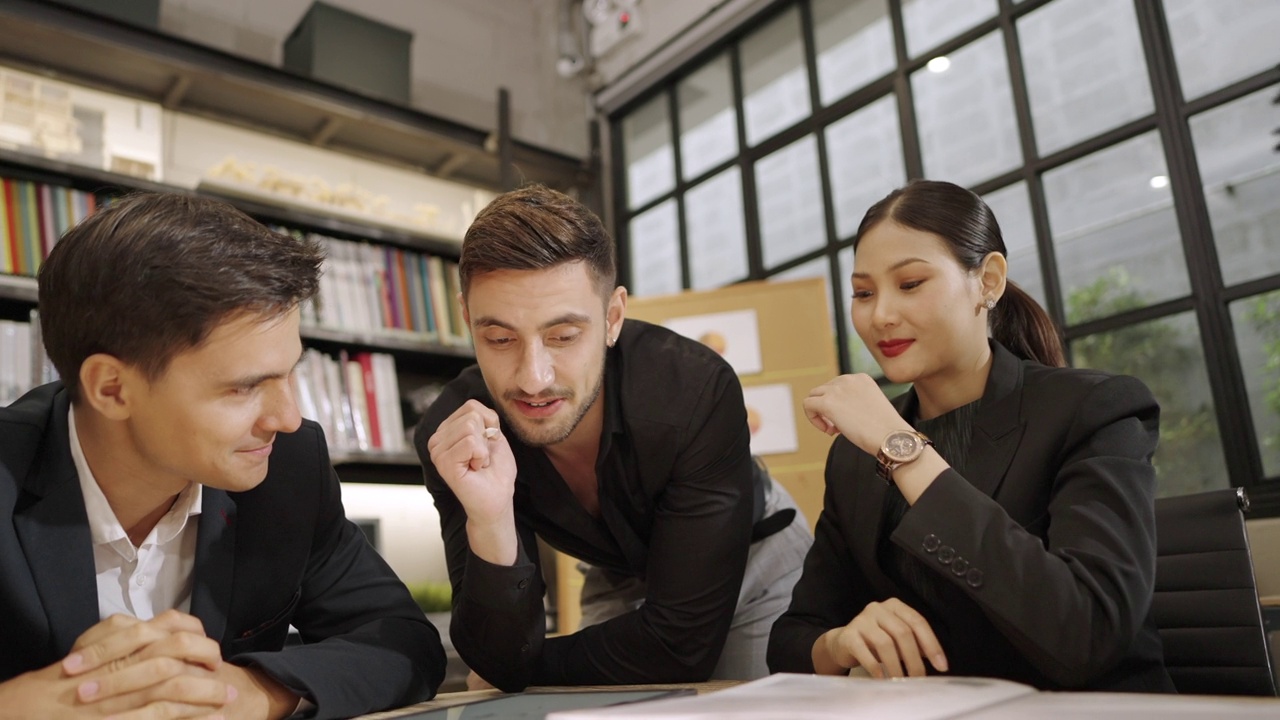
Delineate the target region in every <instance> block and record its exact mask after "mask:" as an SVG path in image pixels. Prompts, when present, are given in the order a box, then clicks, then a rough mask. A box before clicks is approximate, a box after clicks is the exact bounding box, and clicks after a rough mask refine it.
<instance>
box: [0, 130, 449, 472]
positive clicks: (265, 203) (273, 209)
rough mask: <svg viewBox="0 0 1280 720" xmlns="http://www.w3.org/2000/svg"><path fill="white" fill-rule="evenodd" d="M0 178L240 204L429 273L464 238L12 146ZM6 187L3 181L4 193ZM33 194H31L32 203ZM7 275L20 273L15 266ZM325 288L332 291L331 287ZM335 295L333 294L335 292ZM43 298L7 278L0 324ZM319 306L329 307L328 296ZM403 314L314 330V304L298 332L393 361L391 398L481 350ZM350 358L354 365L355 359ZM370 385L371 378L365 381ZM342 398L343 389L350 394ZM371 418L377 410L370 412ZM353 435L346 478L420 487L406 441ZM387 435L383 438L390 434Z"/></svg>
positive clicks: (2, 245) (341, 352)
mask: <svg viewBox="0 0 1280 720" xmlns="http://www.w3.org/2000/svg"><path fill="white" fill-rule="evenodd" d="M0 180H3V181H5V182H7V183H9V184H10V185H11V184H12V183H13V182H14V181H20V182H22V183H26V184H27V185H29V186H34V187H36V188H37V189H39V188H41V186H50V187H52V186H56V187H58V188H67V189H71V190H75V191H80V192H82V193H86V194H90V195H93V196H94V197H95V198H98V199H100V198H103V197H106V196H110V195H114V194H121V193H127V192H131V191H138V190H146V191H158V192H175V193H185V194H193V193H198V194H202V195H210V196H213V197H218V198H219V199H221V200H224V201H226V202H228V203H230V204H232V205H234V206H236V207H239V208H240V209H241V210H243V211H244V212H246V213H247V214H249V215H251V216H253V217H255V218H256V219H258V220H259V221H261V222H263V223H266V224H269V225H273V226H276V227H278V228H280V229H282V230H285V231H291V232H302V233H310V234H313V235H317V236H319V237H320V240H321V242H323V243H326V244H327V245H328V246H330V247H333V246H335V245H336V244H342V245H343V246H345V247H357V246H361V247H367V249H368V250H369V251H370V254H371V255H373V256H376V257H383V253H384V252H385V257H387V258H392V257H394V256H398V255H404V256H410V257H420V258H422V259H423V260H422V264H423V267H424V268H425V266H426V260H427V259H428V258H437V259H439V264H440V265H441V266H442V267H443V266H446V265H447V264H448V263H449V262H452V261H456V259H457V253H458V243H457V241H455V240H451V239H449V238H446V237H443V236H435V235H432V234H430V233H419V232H413V231H410V230H404V229H393V228H387V227H384V226H379V225H370V226H365V225H362V224H360V223H357V222H355V221H353V220H351V219H349V218H338V217H333V216H330V215H326V214H322V213H319V212H316V211H314V210H312V209H308V208H302V207H291V206H289V205H287V204H283V203H277V202H274V201H272V200H270V199H254V198H246V197H239V196H231V195H223V194H212V193H203V192H200V191H198V190H197V191H193V190H190V189H186V188H181V187H177V186H170V185H165V184H162V183H155V182H149V181H145V180H139V179H136V178H132V177H128V176H124V175H117V174H114V173H109V172H104V171H100V170H95V169H92V168H83V167H80V166H75V165H70V164H67V163H62V162H59V161H55V160H49V159H47V158H42V157H37V156H28V155H24V154H20V153H16V152H12V151H8V150H0ZM3 187H4V185H3V184H0V188H3ZM35 196H36V195H33V196H32V197H35ZM0 202H5V200H4V198H3V197H0ZM42 231H43V232H47V231H48V228H43V230H42ZM15 242H18V240H16V239H15V236H14V235H13V234H12V232H11V230H10V229H9V228H0V252H4V253H8V252H10V247H11V246H12V245H13V243H15ZM47 246H48V241H47V240H39V241H35V243H34V245H33V246H27V249H28V252H34V251H33V250H31V247H35V248H36V249H37V250H38V249H41V248H42V247H43V249H44V251H45V252H44V253H42V255H43V254H47ZM10 265H12V263H10ZM0 269H3V266H0ZM9 269H14V268H12V267H10V268H9ZM25 270H26V271H28V272H29V271H30V270H31V268H30V267H29V266H28V267H27V268H25ZM333 270H334V267H333V265H332V263H331V262H329V261H327V262H326V276H325V278H323V279H322V284H327V283H330V282H331V281H332V277H331V275H332V274H333ZM348 270H349V271H351V272H355V273H359V272H364V271H365V270H367V268H364V267H356V266H352V267H350V268H348ZM384 282H385V278H384ZM424 282H425V281H422V280H420V284H419V285H418V286H417V288H416V289H417V290H418V291H419V292H423V293H425V292H427V286H426V285H425V284H422V283H424ZM383 289H384V290H385V291H386V292H388V293H390V292H391V291H390V289H389V287H384V288H383ZM326 290H329V289H328V288H326ZM366 290H367V288H354V289H351V290H350V292H352V293H354V292H365V291H366ZM322 292H323V291H322ZM329 292H332V291H331V290H329ZM400 292H403V293H405V295H403V297H407V296H408V292H407V289H406V288H401V289H400ZM37 299H38V298H37V282H36V279H35V277H33V276H30V275H15V274H10V273H0V320H5V321H19V322H27V321H28V320H29V318H30V317H31V311H32V310H33V309H35V307H36V303H37ZM341 299H342V300H344V301H345V300H347V299H349V296H343V297H342V298H341ZM436 299H437V300H446V301H447V302H451V296H449V295H447V294H446V291H444V290H441V291H439V292H438V293H437V294H436ZM320 300H321V301H323V297H321V298H320ZM365 307H366V309H369V308H372V310H371V312H372V313H373V314H374V315H375V316H377V315H378V314H379V313H380V310H384V309H386V306H383V307H382V308H376V307H373V306H372V304H371V303H366V305H365ZM399 315H400V320H399V322H402V323H403V324H404V325H405V327H402V328H397V327H379V326H374V325H368V326H365V327H355V328H351V327H331V326H325V325H320V324H316V323H317V322H319V318H320V317H321V316H323V304H322V303H321V304H319V306H318V307H317V308H312V309H311V312H310V313H308V312H307V311H304V320H305V321H306V322H304V325H303V327H302V331H301V334H302V337H303V340H304V344H305V345H306V346H307V347H308V348H309V349H313V350H316V351H318V353H321V354H324V355H326V356H329V357H331V358H333V359H335V360H336V359H341V360H342V361H348V362H352V363H355V362H356V361H357V360H356V359H357V358H360V357H361V356H363V355H375V354H376V355H385V356H387V357H389V358H390V362H389V363H388V366H389V367H392V368H393V369H391V370H390V376H389V377H390V379H389V380H387V379H386V378H385V377H381V376H380V379H379V383H386V382H389V383H390V386H389V387H390V388H391V389H392V390H393V391H392V392H386V390H387V389H388V386H387V385H382V384H380V385H378V387H379V388H380V390H381V391H382V392H383V393H384V394H385V395H387V396H390V397H396V396H397V395H403V394H408V393H409V392H411V391H412V390H413V389H414V388H416V387H421V386H424V385H428V384H431V383H437V382H441V381H443V380H447V379H449V378H452V377H453V376H454V375H456V374H457V373H458V372H459V371H461V370H462V368H464V367H466V366H467V365H469V364H470V363H471V362H473V361H474V352H473V351H472V349H471V347H470V344H469V338H468V337H465V336H455V335H454V334H445V333H436V332H434V331H433V332H430V333H428V332H423V331H419V330H414V329H411V328H409V327H408V326H409V325H412V324H413V323H412V322H411V321H410V319H409V316H410V315H411V313H410V312H409V310H408V309H407V308H403V307H402V308H400V310H399ZM434 317H435V318H436V319H437V321H438V322H443V323H451V322H455V321H456V319H455V317H454V315H453V314H451V313H450V312H449V311H448V310H444V311H442V312H440V313H437V314H436V315H435V316H434ZM414 319H415V320H418V321H425V316H423V315H422V314H421V312H419V313H417V314H414ZM455 327H456V326H455ZM441 338H445V339H441ZM33 340H35V342H38V339H37V338H34V334H33ZM348 356H349V358H350V359H348ZM343 377H344V379H345V377H346V376H345V375H344V376H343ZM364 377H366V378H367V377H369V376H368V375H366V376H364ZM33 381H34V378H33ZM344 381H345V380H344ZM366 382H369V381H367V380H366ZM349 389H351V391H352V392H358V390H355V386H354V385H352V386H349ZM343 392H346V389H344V390H343ZM370 398H372V396H370ZM371 401H372V400H371ZM393 402H394V404H395V405H396V406H398V408H397V409H396V415H397V416H398V418H397V422H400V423H401V425H402V426H403V425H405V424H408V425H412V423H413V421H414V420H416V415H415V414H414V413H412V412H410V413H405V412H404V403H403V401H401V400H400V398H399V397H397V399H396V400H395V401H393ZM366 412H370V411H369V410H368V408H367V407H366ZM304 415H307V413H304ZM308 416H309V417H313V419H320V418H319V417H315V416H314V413H313V414H311V415H308ZM384 422H385V420H384ZM366 427H367V425H366ZM397 430H398V428H397V429H388V430H385V431H384V432H390V433H394V434H397V435H399V434H400V433H399V432H398V431H397ZM352 435H353V438H352V441H350V442H348V441H345V440H343V439H341V438H340V437H339V436H335V435H332V434H331V435H330V445H331V448H332V453H333V461H334V464H335V465H336V466H340V473H341V475H342V477H343V480H344V481H354V482H377V483H393V484H413V485H416V484H420V483H421V471H420V469H419V467H418V466H419V462H418V458H417V456H416V454H415V453H414V452H413V451H412V448H409V447H407V445H406V444H404V443H402V442H399V441H397V442H395V443H390V442H388V441H387V440H383V441H381V442H380V443H378V444H382V445H383V446H388V445H391V446H396V448H395V450H393V451H386V450H379V449H376V448H374V447H372V446H371V445H372V444H373V443H372V436H370V437H369V439H368V440H366V439H363V437H362V439H361V440H360V442H359V443H356V442H355V440H354V431H352ZM383 437H384V438H385V437H386V436H383Z"/></svg>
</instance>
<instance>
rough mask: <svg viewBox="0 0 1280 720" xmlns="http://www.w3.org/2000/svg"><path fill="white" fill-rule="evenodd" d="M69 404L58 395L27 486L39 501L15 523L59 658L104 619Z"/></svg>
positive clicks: (62, 394)
mask: <svg viewBox="0 0 1280 720" xmlns="http://www.w3.org/2000/svg"><path fill="white" fill-rule="evenodd" d="M66 398H67V396H66V393H58V395H57V396H56V397H55V399H54V403H53V409H52V411H51V416H50V418H49V429H48V431H47V432H46V433H45V439H44V444H43V445H42V446H41V447H40V450H39V451H38V452H37V456H36V460H35V462H34V463H32V467H31V471H30V473H29V474H28V477H27V479H26V482H25V483H24V486H25V488H26V490H27V492H29V493H31V494H33V495H35V496H37V497H39V498H40V499H39V500H36V501H35V502H33V503H31V504H30V505H28V506H27V507H26V509H25V510H22V511H21V512H19V513H17V514H15V516H14V519H13V524H14V530H15V532H16V533H17V535H18V541H19V542H20V543H21V544H22V548H23V552H24V553H25V554H26V556H27V565H28V567H29V568H30V569H31V576H32V578H33V579H34V581H35V585H36V591H37V592H38V593H39V594H40V601H41V603H42V604H43V605H44V609H45V613H46V614H47V616H48V618H49V628H50V633H51V635H52V639H53V644H54V648H55V650H56V652H57V654H58V655H59V656H62V655H65V654H67V653H68V652H70V650H71V646H72V645H73V644H74V643H75V640H76V638H77V637H79V636H80V634H81V633H82V632H84V631H85V630H88V629H89V627H90V626H92V625H93V624H95V623H97V622H98V620H99V619H100V617H99V611H98V587H97V580H96V577H97V573H96V570H95V569H94V564H93V537H92V535H90V533H89V518H88V515H87V514H86V513H85V509H84V497H83V496H82V495H81V493H80V483H79V481H78V480H77V475H76V468H75V462H74V461H73V460H72V459H71V437H70V435H69V433H68V429H67V410H68V404H67V399H66Z"/></svg>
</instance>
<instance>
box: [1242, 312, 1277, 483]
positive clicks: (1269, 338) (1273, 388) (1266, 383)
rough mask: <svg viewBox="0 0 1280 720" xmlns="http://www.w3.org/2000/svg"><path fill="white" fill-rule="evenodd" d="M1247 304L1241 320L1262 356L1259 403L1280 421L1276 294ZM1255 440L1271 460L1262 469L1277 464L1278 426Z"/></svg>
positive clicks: (1252, 399) (1251, 399) (1259, 429)
mask: <svg viewBox="0 0 1280 720" xmlns="http://www.w3.org/2000/svg"><path fill="white" fill-rule="evenodd" d="M1249 304H1250V307H1249V309H1248V310H1247V311H1246V313H1245V317H1246V319H1247V320H1248V321H1249V323H1250V324H1252V325H1253V329H1254V331H1255V332H1257V333H1258V339H1259V340H1261V341H1262V351H1263V353H1264V354H1265V356H1266V359H1265V360H1264V361H1263V365H1262V373H1261V375H1262V398H1261V400H1262V402H1263V407H1265V408H1266V410H1267V412H1268V413H1269V414H1270V415H1272V416H1273V417H1277V418H1280V291H1277V292H1272V293H1268V294H1266V295H1260V296H1258V297H1256V298H1253V299H1251V300H1250V301H1249ZM1256 401H1257V398H1250V402H1256ZM1258 431H1259V433H1262V432H1263V430H1262V428H1258ZM1259 440H1260V441H1261V445H1262V447H1261V450H1262V454H1263V457H1264V458H1266V459H1271V458H1275V460H1274V461H1273V462H1271V463H1268V462H1265V460H1264V462H1263V465H1264V466H1266V467H1268V468H1270V467H1272V466H1273V465H1275V464H1280V426H1277V427H1276V429H1274V430H1272V431H1271V432H1270V433H1267V434H1265V435H1262V437H1260V438H1259Z"/></svg>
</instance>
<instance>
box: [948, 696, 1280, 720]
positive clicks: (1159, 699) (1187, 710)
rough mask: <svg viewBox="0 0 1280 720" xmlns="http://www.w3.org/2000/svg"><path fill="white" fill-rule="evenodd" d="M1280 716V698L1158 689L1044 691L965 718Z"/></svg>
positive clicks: (1220, 719)
mask: <svg viewBox="0 0 1280 720" xmlns="http://www.w3.org/2000/svg"><path fill="white" fill-rule="evenodd" d="M1278 717H1280V700H1277V699H1275V698H1259V697H1207V696H1196V695H1158V694H1152V693H1091V692H1074V693H1071V692H1041V693H1035V694H1032V695H1027V696H1026V697H1021V698H1018V699H1016V700H1014V701H1012V702H1008V703H1005V704H1002V705H998V706H995V707H988V708H984V709H982V710H978V711H977V712H973V713H970V714H968V715H965V720H1024V718H1053V719H1054V720H1099V718H1124V719H1125V720H1193V719H1194V720H1201V719H1202V718H1212V719H1213V720H1237V719H1245V720H1252V719H1253V718H1258V719H1259V720H1261V719H1262V718H1267V719H1268V720H1274V718H1278Z"/></svg>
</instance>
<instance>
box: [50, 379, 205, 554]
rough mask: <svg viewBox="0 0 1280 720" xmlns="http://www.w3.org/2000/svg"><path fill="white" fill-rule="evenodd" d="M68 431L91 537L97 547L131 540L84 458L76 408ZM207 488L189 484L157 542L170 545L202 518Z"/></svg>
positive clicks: (163, 523)
mask: <svg viewBox="0 0 1280 720" xmlns="http://www.w3.org/2000/svg"><path fill="white" fill-rule="evenodd" d="M67 428H68V431H69V434H70V442H71V460H72V461H73V462H74V463H75V466H76V476H77V477H78V478H79V480H80V494H81V495H82V496H83V497H84V509H85V513H86V514H87V515H88V517H89V534H90V535H91V536H92V538H93V544H94V545H103V544H107V543H112V542H115V541H117V540H122V539H127V538H128V534H127V533H126V532H125V530H124V526H122V525H121V524H120V521H119V520H118V519H117V518H116V514H115V511H114V510H112V509H111V504H110V503H109V502H107V496H106V495H104V494H103V493H102V488H101V487H99V486H98V480H97V479H96V478H95V477H94V476H93V471H92V470H90V469H89V462H88V460H86V459H85V457H84V448H83V447H81V445H80V435H79V433H78V432H76V410H75V406H74V405H72V406H71V407H70V408H69V409H68V410H67ZM203 490H204V486H203V485H201V484H200V483H189V484H188V485H187V487H186V488H184V489H183V491H182V492H180V493H178V498H177V500H175V501H174V503H173V506H172V507H171V508H169V512H167V513H165V516H164V518H162V519H161V521H160V523H159V524H157V525H156V528H157V530H158V536H157V538H156V540H157V541H158V542H161V543H166V542H169V541H170V540H172V539H173V538H174V537H176V536H177V534H178V533H179V532H181V531H182V529H183V528H184V527H185V526H186V521H187V519H188V518H190V517H191V516H193V515H199V514H200V512H201V510H202V508H203V507H204V492H203Z"/></svg>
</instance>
